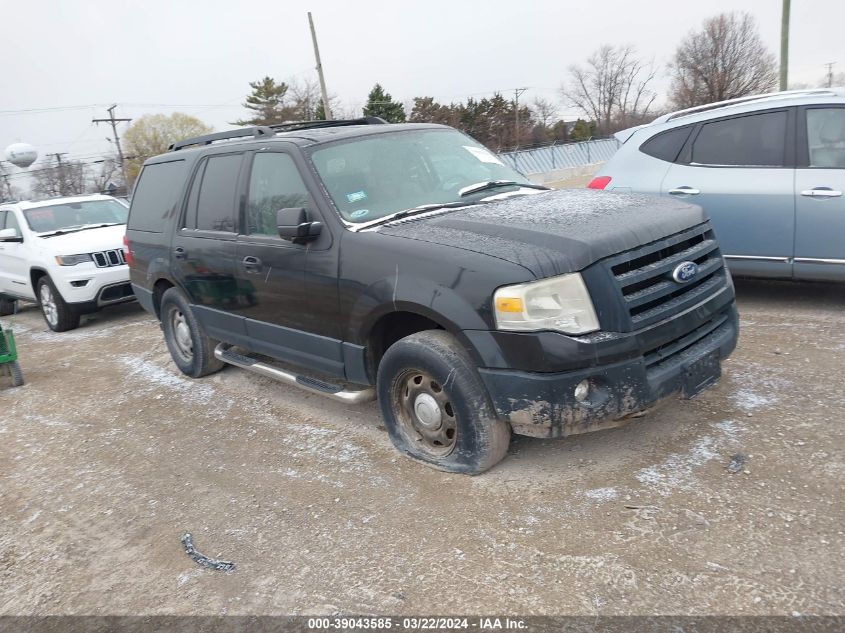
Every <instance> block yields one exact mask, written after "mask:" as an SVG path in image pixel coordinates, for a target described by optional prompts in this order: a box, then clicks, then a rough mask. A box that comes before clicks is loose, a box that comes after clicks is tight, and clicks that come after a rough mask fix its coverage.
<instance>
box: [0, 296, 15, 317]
mask: <svg viewBox="0 0 845 633" xmlns="http://www.w3.org/2000/svg"><path fill="white" fill-rule="evenodd" d="M15 303H16V301H15V300H14V299H7V298H6V297H0V316H9V315H10V314H14V313H15Z"/></svg>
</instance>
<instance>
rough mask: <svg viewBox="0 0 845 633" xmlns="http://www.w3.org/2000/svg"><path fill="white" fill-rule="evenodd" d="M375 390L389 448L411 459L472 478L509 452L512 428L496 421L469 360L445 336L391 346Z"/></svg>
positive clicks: (436, 333)
mask: <svg viewBox="0 0 845 633" xmlns="http://www.w3.org/2000/svg"><path fill="white" fill-rule="evenodd" d="M377 388H378V396H379V404H380V405H381V411H382V415H383V416H384V421H385V428H386V429H387V432H388V434H389V435H390V439H391V441H392V442H393V445H394V446H395V447H396V448H397V449H398V450H400V451H401V452H403V453H406V454H407V455H409V456H410V457H413V458H414V459H418V460H420V461H423V462H426V463H428V464H430V465H432V466H434V467H435V468H439V469H440V470H445V471H449V472H454V473H465V474H469V475H476V474H478V473H482V472H484V471H485V470H487V469H488V468H491V467H492V466H494V465H495V464H497V463H498V462H499V461H501V460H502V458H504V456H505V455H506V454H507V452H508V445H509V443H510V435H511V429H510V425H509V424H508V423H507V422H506V421H504V420H500V419H499V418H498V417H496V413H495V411H494V410H493V407H492V405H491V404H490V400H489V398H488V396H487V391H486V390H485V388H484V385H483V383H482V382H481V378H480V377H479V376H478V372H477V371H476V368H475V366H474V364H473V362H472V359H470V357H469V356H468V354H467V353H466V351H465V350H464V349H463V348H462V347H461V345H460V343H458V341H457V340H456V339H455V338H454V337H453V336H452V335H450V334H448V333H447V332H444V331H442V330H429V331H425V332H418V333H416V334H412V335H410V336H407V337H405V338H403V339H401V340H399V341H397V342H396V343H394V344H393V345H391V346H390V348H388V350H387V352H385V354H384V357H383V358H382V360H381V363H380V364H379V369H378V385H377Z"/></svg>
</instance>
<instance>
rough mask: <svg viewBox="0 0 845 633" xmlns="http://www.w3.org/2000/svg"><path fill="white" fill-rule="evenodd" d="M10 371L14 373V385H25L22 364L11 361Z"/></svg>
mask: <svg viewBox="0 0 845 633" xmlns="http://www.w3.org/2000/svg"><path fill="white" fill-rule="evenodd" d="M9 373H10V374H11V375H12V386H13V387H20V386H21V385H23V372H22V371H21V366H20V363H18V361H16V360H13V361H12V362H11V363H9Z"/></svg>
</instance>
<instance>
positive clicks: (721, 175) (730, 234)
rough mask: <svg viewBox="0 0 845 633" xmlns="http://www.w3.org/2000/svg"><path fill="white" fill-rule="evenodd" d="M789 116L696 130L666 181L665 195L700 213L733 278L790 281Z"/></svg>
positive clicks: (766, 115) (758, 116)
mask: <svg viewBox="0 0 845 633" xmlns="http://www.w3.org/2000/svg"><path fill="white" fill-rule="evenodd" d="M794 116H795V113H794V110H793V109H791V108H785V109H778V110H768V111H763V112H755V113H751V114H742V115H735V116H731V117H724V118H721V119H716V120H710V121H705V122H703V123H700V124H699V125H698V126H697V129H696V130H694V131H693V133H692V135H691V137H690V139H689V140H688V141H687V144H686V146H685V147H684V149H683V151H682V152H681V157H680V158H679V159H678V163H676V164H673V165H672V166H671V167H670V168H669V170H668V171H667V172H666V176H665V177H664V178H663V183H662V185H661V193H662V194H663V195H668V196H672V197H675V198H678V199H681V200H686V201H689V202H693V203H695V204H698V205H701V206H702V207H703V208H704V210H705V211H706V212H707V214H708V215H709V216H710V218H711V219H712V222H713V227H714V230H715V232H716V237H717V238H718V239H719V244H720V246H721V249H722V253H723V254H724V255H725V257H726V258H727V260H728V264H729V266H730V268H731V270H732V271H734V273H736V274H739V275H752V276H762V277H791V276H792V256H793V241H794V237H795V198H794V194H793V186H794V183H793V178H794V167H793V166H794V128H795V126H794Z"/></svg>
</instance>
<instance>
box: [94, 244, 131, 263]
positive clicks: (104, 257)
mask: <svg viewBox="0 0 845 633" xmlns="http://www.w3.org/2000/svg"><path fill="white" fill-rule="evenodd" d="M91 258H92V259H93V260H94V264H95V265H96V266H97V268H109V267H111V266H122V265H123V264H125V263H126V260H125V259H124V258H123V250H122V249H118V248H116V249H114V250H111V251H101V252H99V253H91Z"/></svg>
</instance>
